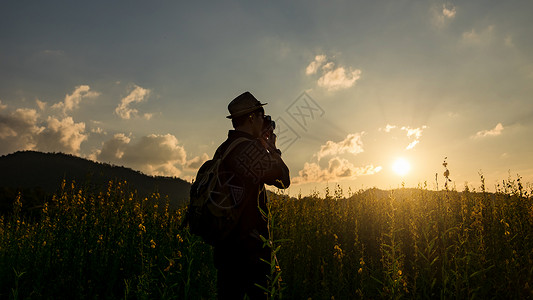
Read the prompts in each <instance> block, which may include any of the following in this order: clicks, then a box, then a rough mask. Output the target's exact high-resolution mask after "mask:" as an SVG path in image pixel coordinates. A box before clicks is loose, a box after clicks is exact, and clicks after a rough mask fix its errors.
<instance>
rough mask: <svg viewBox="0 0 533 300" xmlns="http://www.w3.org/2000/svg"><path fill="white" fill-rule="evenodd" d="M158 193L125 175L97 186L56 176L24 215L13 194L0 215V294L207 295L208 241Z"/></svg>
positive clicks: (211, 284)
mask: <svg viewBox="0 0 533 300" xmlns="http://www.w3.org/2000/svg"><path fill="white" fill-rule="evenodd" d="M159 198H160V197H159V195H157V194H154V195H152V196H151V197H150V198H143V199H141V198H139V197H137V196H136V194H135V192H132V191H131V190H130V189H129V188H128V186H127V184H126V183H125V182H110V183H109V186H108V188H107V191H106V192H105V193H98V194H94V193H91V192H89V191H86V190H83V189H80V188H78V187H76V185H75V184H74V183H72V184H66V183H65V182H64V183H63V185H62V187H61V192H60V193H59V194H58V195H56V196H54V198H53V199H52V201H51V202H50V203H49V204H45V205H44V207H43V208H42V214H41V218H40V220H32V221H30V220H25V218H24V216H23V215H22V214H21V210H23V207H22V204H21V199H20V197H19V198H18V199H17V200H16V201H15V204H14V209H13V214H12V215H10V216H4V217H0V270H1V272H0V298H7V297H8V296H9V298H13V299H17V298H19V299H23V298H55V299H57V298H64V299H66V298H69V299H73V298H76V299H79V298H130V297H133V298H140V299H154V298H163V299H170V298H184V297H185V298H202V297H203V298H209V297H210V295H213V294H214V289H215V279H214V278H215V273H214V270H213V268H212V267H210V266H211V265H212V262H211V249H210V248H209V247H208V246H207V245H205V244H203V243H202V242H200V240H199V239H198V238H196V237H193V236H191V235H189V234H188V233H187V231H185V230H180V228H179V227H180V224H181V219H182V216H183V213H184V211H183V209H182V210H178V211H175V212H170V211H169V210H168V204H167V205H163V207H159V206H160V203H161V201H160V199H159Z"/></svg>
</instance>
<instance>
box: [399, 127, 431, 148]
mask: <svg viewBox="0 0 533 300" xmlns="http://www.w3.org/2000/svg"><path fill="white" fill-rule="evenodd" d="M426 128H427V126H425V125H424V126H422V127H419V128H411V127H405V126H404V127H402V128H401V129H402V130H404V131H406V132H407V137H408V138H409V139H414V141H412V142H411V143H409V145H407V147H405V150H410V149H413V148H414V147H415V146H416V145H417V144H418V143H420V138H421V137H422V131H423V130H424V129H426Z"/></svg>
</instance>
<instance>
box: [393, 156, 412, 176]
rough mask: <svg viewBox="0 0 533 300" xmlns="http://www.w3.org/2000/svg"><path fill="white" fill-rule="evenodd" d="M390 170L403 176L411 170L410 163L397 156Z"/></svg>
mask: <svg viewBox="0 0 533 300" xmlns="http://www.w3.org/2000/svg"><path fill="white" fill-rule="evenodd" d="M392 170H393V171H394V172H395V173H396V174H398V175H400V176H405V175H407V173H409V171H410V170H411V164H409V162H408V161H407V160H405V159H404V158H398V159H396V161H395V162H394V164H393V165H392Z"/></svg>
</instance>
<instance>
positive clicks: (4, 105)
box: [0, 100, 7, 111]
mask: <svg viewBox="0 0 533 300" xmlns="http://www.w3.org/2000/svg"><path fill="white" fill-rule="evenodd" d="M6 108H7V104H2V100H0V111H3V110H4V109H6Z"/></svg>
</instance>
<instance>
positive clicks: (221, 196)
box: [186, 137, 250, 245]
mask: <svg viewBox="0 0 533 300" xmlns="http://www.w3.org/2000/svg"><path fill="white" fill-rule="evenodd" d="M245 141H250V139H247V138H243V137H241V138H238V139H236V140H235V141H233V142H232V143H231V144H230V145H229V146H228V147H227V148H226V150H225V151H224V153H223V154H222V155H220V154H219V155H217V154H215V155H214V157H213V159H211V160H208V161H206V162H205V163H204V164H203V165H202V166H201V167H200V169H199V170H198V174H197V175H196V180H195V181H194V183H193V184H192V186H191V191H190V203H189V207H188V210H187V216H186V222H187V223H188V225H189V229H190V231H191V233H193V234H196V235H199V236H201V237H202V238H203V239H204V241H205V242H206V243H208V244H210V245H216V244H217V243H218V242H220V241H221V240H224V239H225V238H226V237H227V236H228V235H229V234H230V233H231V231H232V230H233V229H234V228H235V226H236V224H237V222H238V219H239V216H240V207H241V206H242V205H239V203H237V204H236V203H235V201H234V200H233V199H232V198H234V197H233V194H234V193H235V191H234V190H235V187H230V186H228V185H227V184H224V179H222V178H221V177H223V176H221V174H220V172H219V169H220V165H221V164H222V161H223V160H224V159H225V158H226V156H227V155H228V154H229V153H230V152H231V151H232V150H233V149H234V148H235V147H236V146H237V145H238V144H240V143H242V142H245ZM237 192H238V191H237ZM241 192H242V191H241Z"/></svg>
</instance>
